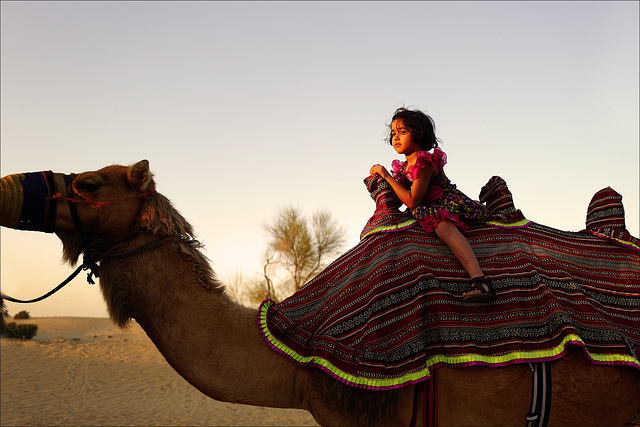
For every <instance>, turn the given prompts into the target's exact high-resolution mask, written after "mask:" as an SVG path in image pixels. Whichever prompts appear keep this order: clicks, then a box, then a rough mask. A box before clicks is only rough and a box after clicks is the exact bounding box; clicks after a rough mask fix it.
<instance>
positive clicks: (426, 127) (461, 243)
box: [370, 108, 495, 302]
mask: <svg viewBox="0 0 640 427" xmlns="http://www.w3.org/2000/svg"><path fill="white" fill-rule="evenodd" d="M438 141H439V139H438V138H436V134H435V124H434V122H433V120H432V119H431V117H429V116H428V115H426V114H425V113H423V112H422V111H418V110H408V109H405V108H399V109H398V110H396V112H395V114H394V115H393V118H392V120H391V126H390V132H389V144H391V146H392V147H393V148H394V149H395V150H396V152H397V153H398V154H404V156H405V158H406V161H405V162H400V161H398V160H394V161H393V163H392V170H391V173H389V172H388V171H387V169H385V168H384V167H383V166H380V165H374V166H372V167H371V170H370V173H371V175H374V174H378V175H380V176H381V177H382V178H384V179H385V180H386V181H387V182H388V183H389V185H391V188H392V189H393V191H394V192H395V194H396V195H397V196H398V198H399V199H400V201H401V202H402V203H404V204H405V205H406V206H407V207H408V208H409V209H410V210H411V213H412V214H413V217H414V218H416V219H417V220H418V222H419V224H420V225H421V226H422V227H423V228H424V229H425V230H426V231H428V232H433V231H435V233H436V234H437V235H438V237H439V238H440V239H442V240H443V241H444V242H445V243H446V244H447V246H449V248H450V249H451V250H452V251H453V254H454V255H455V256H456V258H457V259H458V261H460V263H461V264H462V266H463V267H464V269H465V270H466V271H467V273H468V274H469V277H471V287H470V290H469V291H467V292H465V293H464V294H463V297H464V300H465V301H466V302H480V301H490V300H492V299H493V298H495V292H494V290H493V288H492V286H491V282H490V281H489V280H488V279H487V278H486V277H484V274H483V273H482V270H481V269H480V265H479V264H478V260H477V259H476V256H475V254H474V253H473V250H472V249H471V245H470V244H469V241H468V240H467V239H466V238H465V237H464V235H463V234H462V233H461V230H462V231H465V230H468V229H469V228H471V226H472V225H473V224H475V223H479V222H483V221H484V220H485V218H486V216H487V211H486V208H485V207H484V205H482V204H480V203H478V202H475V201H473V200H471V199H470V198H468V197H467V196H466V195H465V194H464V193H462V192H461V191H460V190H458V189H457V188H456V186H455V185H454V184H452V183H451V181H449V178H447V176H446V175H445V174H444V171H443V167H444V165H445V163H447V155H446V154H445V153H444V152H443V151H442V150H441V149H440V148H438V147H437V145H438ZM430 150H433V152H429V151H430Z"/></svg>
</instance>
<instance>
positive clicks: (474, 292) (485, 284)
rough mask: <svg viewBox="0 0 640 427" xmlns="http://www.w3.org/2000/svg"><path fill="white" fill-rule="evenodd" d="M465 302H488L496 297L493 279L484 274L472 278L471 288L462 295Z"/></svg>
mask: <svg viewBox="0 0 640 427" xmlns="http://www.w3.org/2000/svg"><path fill="white" fill-rule="evenodd" d="M462 296H463V297H464V302H487V301H491V300H493V299H494V298H495V297H496V293H495V292H494V290H493V287H492V286H491V281H490V280H489V279H487V278H486V277H484V276H480V277H474V278H473V279H471V288H470V289H469V291H468V292H466V293H464V294H463V295H462Z"/></svg>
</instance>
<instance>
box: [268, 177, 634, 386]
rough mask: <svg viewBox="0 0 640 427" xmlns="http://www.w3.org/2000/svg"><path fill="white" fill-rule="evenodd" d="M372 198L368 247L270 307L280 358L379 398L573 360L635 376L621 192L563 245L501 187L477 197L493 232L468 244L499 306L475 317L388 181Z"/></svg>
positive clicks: (597, 204) (433, 242) (461, 279)
mask: <svg viewBox="0 0 640 427" xmlns="http://www.w3.org/2000/svg"><path fill="white" fill-rule="evenodd" d="M365 184H366V185H367V188H368V189H369V191H370V192H371V196H372V197H373V199H374V200H375V201H376V212H375V213H374V215H373V216H372V217H371V219H370V220H369V222H368V223H367V226H366V227H365V229H364V230H363V232H362V235H361V237H362V239H361V241H360V242H359V243H358V244H357V245H356V246H355V247H353V248H352V249H351V250H349V251H348V252H346V253H345V254H343V255H342V256H340V257H339V258H338V259H336V260H335V261H334V262H333V263H332V264H330V265H329V266H328V267H327V268H326V269H324V270H323V271H322V272H321V273H320V274H319V275H318V276H317V277H315V278H314V279H313V280H311V281H310V282H309V283H307V284H306V285H305V286H304V287H302V288H301V289H300V290H299V291H298V292H296V293H295V294H294V295H292V296H291V297H289V298H287V299H285V300H284V301H282V302H280V303H274V302H273V301H271V300H266V301H264V302H263V303H262V305H261V307H260V310H259V322H260V328H261V331H262V333H263V336H264V338H265V340H266V342H267V343H268V344H269V345H270V346H271V347H272V348H273V349H275V350H276V351H278V352H280V353H281V354H283V355H284V356H286V357H288V358H290V359H291V360H292V361H294V362H295V363H298V364H302V365H312V366H316V367H318V368H320V369H322V370H324V371H325V372H326V373H328V374H330V375H332V376H333V377H335V378H336V379H338V380H340V381H342V382H344V383H346V384H349V385H352V386H354V387H360V388H368V389H374V390H384V389H390V388H397V387H402V386H405V385H408V384H411V383H416V382H420V381H424V380H425V379H427V378H429V377H430V376H431V372H432V370H433V369H436V368H438V367H440V366H450V367H465V366H472V365H488V366H494V367H498V366H505V365H509V364H514V363H526V362H537V361H548V360H555V359H557V358H560V357H562V356H563V355H564V354H565V353H566V352H567V349H568V347H569V346H579V347H581V348H582V349H583V350H584V352H585V354H586V355H587V357H588V358H589V359H590V360H591V361H592V362H593V363H595V364H611V365H628V366H632V367H635V368H638V369H640V359H639V358H640V245H639V241H638V239H637V238H635V237H633V236H631V235H629V233H628V232H627V231H626V228H625V226H624V210H623V209H622V202H621V199H622V197H621V196H619V195H618V194H617V193H616V192H615V191H613V190H612V189H610V188H606V189H604V190H601V191H600V192H599V193H597V194H596V196H594V199H593V200H592V201H591V204H590V205H589V207H588V215H587V228H586V229H585V230H583V231H581V232H568V231H561V230H557V229H554V228H551V227H547V226H544V225H540V224H537V223H534V222H532V221H528V220H527V219H526V218H525V217H524V216H523V215H522V213H521V212H520V211H519V210H516V209H515V207H514V206H513V200H512V197H511V193H510V192H509V190H508V188H507V186H506V184H505V183H504V181H503V180H502V179H501V178H499V177H493V178H492V179H491V180H490V181H489V183H488V184H487V185H486V186H485V187H483V189H482V192H481V194H480V201H481V202H483V203H486V205H487V208H488V211H489V213H490V217H489V220H488V221H487V223H485V224H483V225H481V226H476V227H474V228H473V229H472V230H470V231H468V232H465V236H466V237H467V239H468V240H469V242H470V243H471V246H472V247H473V249H474V251H475V253H476V255H477V257H478V261H479V262H480V265H481V266H482V269H483V271H484V272H485V274H486V275H487V277H489V278H490V279H491V280H492V282H493V286H494V288H495V290H496V293H497V297H496V299H495V300H494V301H492V302H489V303H475V304H469V303H465V302H463V299H462V293H463V292H465V291H466V290H467V288H468V286H469V285H468V276H467V274H466V272H465V271H464V269H463V268H462V266H461V265H460V264H459V262H458V261H457V260H456V258H455V257H454V256H453V254H452V253H451V251H450V250H449V248H448V247H447V246H446V245H445V244H444V243H443V242H442V241H441V240H439V239H438V238H437V236H436V235H435V234H433V233H427V232H425V231H424V230H423V229H422V228H421V227H420V226H419V225H417V224H416V222H415V220H413V219H412V218H411V216H410V214H407V213H403V212H400V210H399V209H398V208H399V207H400V203H399V201H397V199H396V198H395V195H394V194H393V192H392V191H391V190H390V188H389V187H388V185H386V186H385V184H386V183H385V182H384V181H381V180H379V179H374V178H368V179H367V180H365Z"/></svg>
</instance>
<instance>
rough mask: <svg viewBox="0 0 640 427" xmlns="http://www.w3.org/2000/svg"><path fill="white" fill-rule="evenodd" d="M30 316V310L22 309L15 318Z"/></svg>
mask: <svg viewBox="0 0 640 427" xmlns="http://www.w3.org/2000/svg"><path fill="white" fill-rule="evenodd" d="M29 317H30V316H29V312H28V311H24V310H22V311H21V312H20V313H18V314H16V315H15V316H13V318H14V319H16V320H17V319H28V318H29Z"/></svg>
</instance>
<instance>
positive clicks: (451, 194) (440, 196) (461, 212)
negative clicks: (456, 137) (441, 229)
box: [391, 147, 487, 232]
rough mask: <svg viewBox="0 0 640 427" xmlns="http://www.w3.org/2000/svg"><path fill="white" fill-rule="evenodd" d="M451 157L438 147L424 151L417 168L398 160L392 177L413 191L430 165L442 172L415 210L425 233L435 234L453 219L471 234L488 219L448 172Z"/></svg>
mask: <svg viewBox="0 0 640 427" xmlns="http://www.w3.org/2000/svg"><path fill="white" fill-rule="evenodd" d="M446 163H447V155H446V154H445V153H444V151H442V150H441V149H440V148H438V147H436V148H434V149H433V152H432V153H431V152H429V151H420V152H418V159H417V160H416V163H415V164H414V165H407V162H401V161H399V160H394V161H393V163H392V165H391V166H392V169H391V174H392V175H393V177H394V178H395V179H396V180H398V182H399V183H400V184H401V185H402V186H403V187H404V188H407V189H409V188H411V185H412V184H413V181H414V180H415V179H416V178H417V177H418V172H419V171H420V170H421V169H423V168H425V167H426V166H427V164H431V165H433V167H435V168H436V170H437V171H438V172H439V173H438V174H437V175H436V176H434V177H433V178H431V180H430V181H429V187H428V188H427V192H426V194H425V196H424V199H422V202H421V203H420V205H419V206H418V207H416V208H414V209H412V210H411V214H412V215H413V217H414V218H415V219H417V220H418V222H419V223H420V225H421V226H422V228H424V229H425V231H428V232H433V231H434V230H435V228H436V227H437V225H438V224H439V223H440V221H443V220H449V221H451V222H452V223H453V224H455V225H456V226H457V227H458V228H459V229H460V230H461V231H467V230H469V229H470V228H471V227H473V225H475V224H479V223H483V222H484V221H485V220H486V218H487V208H486V207H485V206H484V205H483V204H482V203H480V202H476V201H474V200H471V199H470V198H469V197H467V196H466V195H465V194H464V193H463V192H462V191H460V190H458V189H457V188H456V186H455V184H452V183H451V181H449V178H447V176H446V175H445V173H444V165H445V164H446Z"/></svg>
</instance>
